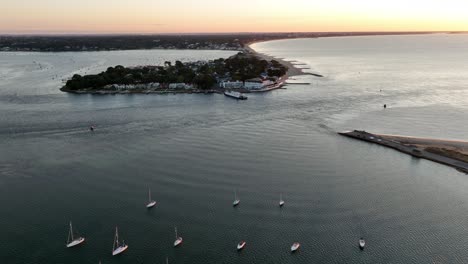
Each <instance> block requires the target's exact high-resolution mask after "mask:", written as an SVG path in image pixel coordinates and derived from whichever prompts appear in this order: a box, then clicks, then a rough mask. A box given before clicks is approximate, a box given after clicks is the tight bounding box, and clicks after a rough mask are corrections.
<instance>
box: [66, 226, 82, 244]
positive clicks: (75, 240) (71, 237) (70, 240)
mask: <svg viewBox="0 0 468 264" xmlns="http://www.w3.org/2000/svg"><path fill="white" fill-rule="evenodd" d="M84 241H85V238H84V237H81V236H79V237H77V238H75V237H74V234H73V226H72V222H71V221H70V230H69V231H68V238H67V248H71V247H74V246H78V245H79V244H81V243H83V242H84Z"/></svg>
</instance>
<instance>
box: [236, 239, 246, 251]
mask: <svg viewBox="0 0 468 264" xmlns="http://www.w3.org/2000/svg"><path fill="white" fill-rule="evenodd" d="M245 244H247V243H246V242H245V241H241V242H239V244H237V250H242V249H244V247H245Z"/></svg>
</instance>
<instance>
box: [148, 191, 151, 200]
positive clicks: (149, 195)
mask: <svg viewBox="0 0 468 264" xmlns="http://www.w3.org/2000/svg"><path fill="white" fill-rule="evenodd" d="M148 201H149V202H150V203H151V189H150V188H148Z"/></svg>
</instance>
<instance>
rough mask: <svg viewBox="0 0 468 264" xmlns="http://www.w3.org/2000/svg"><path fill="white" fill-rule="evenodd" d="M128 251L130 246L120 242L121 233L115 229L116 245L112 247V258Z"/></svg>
mask: <svg viewBox="0 0 468 264" xmlns="http://www.w3.org/2000/svg"><path fill="white" fill-rule="evenodd" d="M127 249H128V245H127V244H125V241H124V240H122V243H120V242H119V231H118V229H117V227H115V236H114V245H112V256H116V255H119V254H121V253H122V252H124V251H125V250H127Z"/></svg>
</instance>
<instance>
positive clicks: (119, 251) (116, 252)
mask: <svg viewBox="0 0 468 264" xmlns="http://www.w3.org/2000/svg"><path fill="white" fill-rule="evenodd" d="M127 249H128V245H125V246H120V247H118V248H116V249H115V250H114V251H112V256H116V255H119V254H122V253H123V252H124V251H125V250H127Z"/></svg>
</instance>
